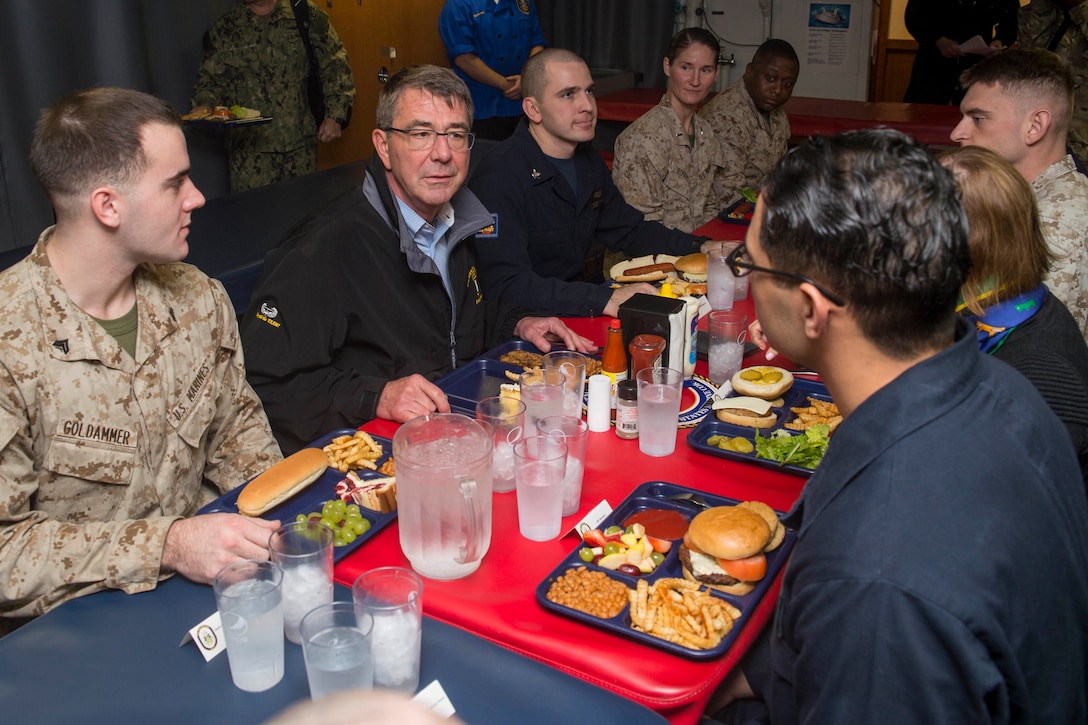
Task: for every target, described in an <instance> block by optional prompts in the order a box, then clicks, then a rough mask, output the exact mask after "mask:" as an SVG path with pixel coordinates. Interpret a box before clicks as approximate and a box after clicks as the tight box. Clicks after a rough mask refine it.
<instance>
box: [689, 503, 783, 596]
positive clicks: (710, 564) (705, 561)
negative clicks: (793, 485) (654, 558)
mask: <svg viewBox="0 0 1088 725" xmlns="http://www.w3.org/2000/svg"><path fill="white" fill-rule="evenodd" d="M785 535H786V531H785V528H783V526H782V524H781V523H780V522H779V520H778V516H777V515H776V514H775V512H774V510H773V509H771V507H770V506H768V505H767V504H765V503H762V502H760V501H745V502H744V503H741V504H738V505H736V506H717V507H714V508H710V509H707V510H705V511H703V512H702V513H700V514H699V515H698V516H696V517H695V518H694V519H692V520H691V525H690V526H688V531H687V533H686V534H685V535H684V543H683V544H682V545H681V546H680V550H679V553H680V564H681V566H682V568H683V573H684V578H685V579H688V580H690V581H694V582H698V583H700V584H704V585H706V586H710V587H713V588H715V589H719V590H721V591H723V592H727V593H729V594H736V595H738V596H739V595H744V594H747V593H748V592H750V591H752V590H753V589H755V588H756V583H757V582H759V581H760V580H761V579H763V577H764V576H765V575H766V574H767V557H766V556H765V552H767V551H770V550H772V549H774V548H775V547H777V546H778V545H779V544H781V543H782V540H783V539H784V538H785Z"/></svg>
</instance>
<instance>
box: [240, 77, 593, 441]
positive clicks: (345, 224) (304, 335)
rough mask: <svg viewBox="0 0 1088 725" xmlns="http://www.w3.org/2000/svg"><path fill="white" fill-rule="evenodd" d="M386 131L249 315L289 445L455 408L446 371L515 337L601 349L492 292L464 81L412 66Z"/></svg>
mask: <svg viewBox="0 0 1088 725" xmlns="http://www.w3.org/2000/svg"><path fill="white" fill-rule="evenodd" d="M377 126H378V127H377V128H376V129H375V130H374V132H373V135H372V139H373V142H374V149H375V154H374V158H373V159H372V161H371V163H370V167H369V169H368V170H367V175H366V179H365V181H364V182H363V184H362V186H360V187H358V188H355V189H353V190H351V191H349V192H348V193H346V194H344V195H343V196H341V197H340V198H338V199H335V200H333V201H332V202H330V203H329V204H328V205H327V206H326V207H325V208H324V209H322V210H321V211H319V212H317V213H316V214H315V215H314V216H312V217H310V218H308V219H306V220H304V221H303V222H302V223H300V224H299V225H298V226H297V227H296V228H295V229H294V230H293V231H292V232H290V233H289V234H288V236H287V238H286V239H285V240H284V241H283V242H281V243H280V244H279V245H278V246H277V247H276V248H275V249H274V250H273V251H272V252H270V253H269V255H268V258H267V259H266V260H265V264H264V268H263V269H262V271H261V278H260V280H258V283H257V288H256V290H255V292H254V294H253V302H252V303H251V305H250V309H249V310H248V311H247V312H246V314H245V316H244V317H243V319H242V343H243V346H244V348H245V352H246V363H247V369H248V376H249V380H250V382H251V383H252V385H253V388H254V389H255V390H256V391H257V394H258V395H260V397H261V400H262V401H263V402H264V406H265V410H266V412H267V413H268V417H269V420H270V421H271V423H272V429H273V431H274V432H275V434H276V437H277V439H278V440H279V442H280V446H281V448H282V449H283V450H284V452H285V453H290V452H292V451H295V450H298V449H299V448H301V447H302V446H304V445H306V444H307V443H308V442H310V441H312V440H314V439H316V438H318V437H320V436H321V435H324V434H325V433H327V432H328V431H330V430H334V429H336V428H342V427H355V426H358V425H359V424H361V423H364V422H366V421H367V420H370V419H372V418H375V417H379V418H386V419H389V420H396V421H401V422H403V421H406V420H409V419H411V418H414V417H416V416H419V415H424V414H427V413H432V412H435V411H438V412H448V411H449V403H448V401H447V400H446V395H445V394H444V393H443V392H442V390H441V389H440V388H438V387H437V386H436V385H435V384H434V383H433V380H434V379H436V378H438V377H440V376H441V375H444V374H445V373H447V372H449V371H450V370H452V369H453V368H455V367H457V366H458V365H460V364H463V363H465V362H467V361H469V360H471V359H473V358H474V357H476V356H477V355H479V354H480V353H482V352H484V351H485V350H487V349H488V348H489V347H492V346H494V345H496V344H498V343H499V342H502V341H505V340H508V339H510V338H511V337H514V336H517V337H520V338H522V339H524V340H527V341H529V342H531V343H533V344H534V345H536V346H537V347H538V348H540V349H541V350H544V351H547V350H548V349H550V345H551V343H552V342H556V341H561V342H562V343H564V344H565V345H566V346H567V347H570V348H572V349H575V350H579V351H583V352H585V351H588V350H589V349H590V348H591V347H592V344H591V343H590V341H589V340H587V339H585V338H583V337H581V336H579V335H576V334H575V333H573V332H572V331H571V330H570V329H569V328H567V326H566V325H564V324H563V323H562V322H561V321H560V320H558V319H556V318H554V317H551V318H544V317H530V316H528V315H529V313H528V311H527V310H524V309H519V308H514V307H512V306H510V305H506V304H501V303H499V302H498V300H496V299H485V298H484V296H483V294H482V293H481V291H480V285H479V284H478V282H477V273H476V253H475V240H474V236H475V234H476V232H477V231H479V230H480V229H482V228H483V227H485V226H487V225H489V224H490V223H491V216H490V214H488V212H487V210H486V209H484V207H483V205H482V204H480V202H479V201H478V200H477V199H476V197H475V196H473V195H472V193H471V192H469V191H468V190H467V189H462V188H461V186H462V184H463V183H464V181H465V176H466V174H467V172H468V161H469V152H470V150H471V148H472V145H473V141H474V140H475V137H474V135H473V134H472V133H471V132H470V131H469V129H470V128H471V127H472V98H471V96H470V95H469V92H468V89H467V88H466V87H465V84H464V82H463V81H461V80H460V79H459V78H457V76H455V75H454V74H453V72H452V71H450V70H449V69H446V68H439V67H437V66H417V67H412V68H406V69H404V70H402V71H400V72H399V73H397V74H396V75H394V76H393V77H392V78H390V79H389V81H388V83H386V85H385V86H383V88H382V92H381V95H380V96H379V99H378V111H377Z"/></svg>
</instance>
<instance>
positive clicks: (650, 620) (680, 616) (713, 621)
mask: <svg viewBox="0 0 1088 725" xmlns="http://www.w3.org/2000/svg"><path fill="white" fill-rule="evenodd" d="M627 597H628V599H629V602H630V605H631V607H630V615H631V627H632V628H633V629H636V630H638V631H640V632H645V633H647V634H650V635H653V636H654V637H658V638H659V639H663V640H665V641H666V642H672V643H673V644H678V645H680V646H682V647H689V648H691V649H711V648H713V647H716V646H717V645H718V644H719V643H720V642H721V641H722V639H723V638H724V637H725V635H727V634H729V632H730V630H732V629H733V622H734V620H736V619H739V618H740V610H739V609H737V608H736V607H734V606H733V605H732V604H729V603H728V602H726V601H724V600H721V599H718V598H717V597H713V596H711V595H710V592H709V590H706V589H703V588H702V587H701V586H700V585H699V584H696V583H695V582H691V581H688V580H686V579H675V578H671V579H670V578H666V579H658V580H657V581H656V582H654V583H653V584H652V585H651V584H648V583H647V582H646V580H645V579H640V580H639V582H638V585H637V587H636V588H635V589H628V591H627Z"/></svg>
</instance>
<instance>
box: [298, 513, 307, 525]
mask: <svg viewBox="0 0 1088 725" xmlns="http://www.w3.org/2000/svg"><path fill="white" fill-rule="evenodd" d="M309 520H310V517H309V516H307V515H306V514H299V515H298V516H296V517H295V521H296V522H297V523H300V524H303V523H306V522H307V521H309Z"/></svg>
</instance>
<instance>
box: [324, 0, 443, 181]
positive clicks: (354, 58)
mask: <svg viewBox="0 0 1088 725" xmlns="http://www.w3.org/2000/svg"><path fill="white" fill-rule="evenodd" d="M443 2H444V0H393V1H392V2H390V1H389V0H317V3H318V5H319V6H320V7H322V8H323V9H324V10H325V12H327V13H328V14H329V19H330V20H331V21H332V24H333V27H335V28H336V32H337V33H339V35H340V39H341V40H342V41H343V43H344V47H345V48H346V49H347V51H348V61H349V62H350V63H351V70H352V73H353V74H354V75H355V108H354V110H353V112H352V117H351V125H350V126H348V129H347V131H345V133H344V136H343V137H342V138H341V139H340V140H339V141H337V142H335V143H332V144H321V145H320V147H319V151H318V166H319V168H322V169H325V168H329V167H332V166H339V165H340V164H345V163H349V162H352V161H358V160H360V159H367V158H370V156H371V154H372V153H373V152H374V146H373V144H372V143H371V141H370V136H371V132H372V131H373V130H374V114H375V112H376V110H377V107H378V92H379V91H380V90H381V81H380V80H379V79H378V75H379V72H380V70H381V69H384V70H385V72H386V73H388V74H389V75H392V74H393V73H395V72H397V71H398V70H400V69H401V68H404V67H406V66H409V65H418V64H422V63H433V64H435V65H441V66H445V65H448V60H447V59H446V49H445V46H443V45H442V39H441V38H440V37H439V35H438V14H439V13H440V12H441V10H442V5H443Z"/></svg>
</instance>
